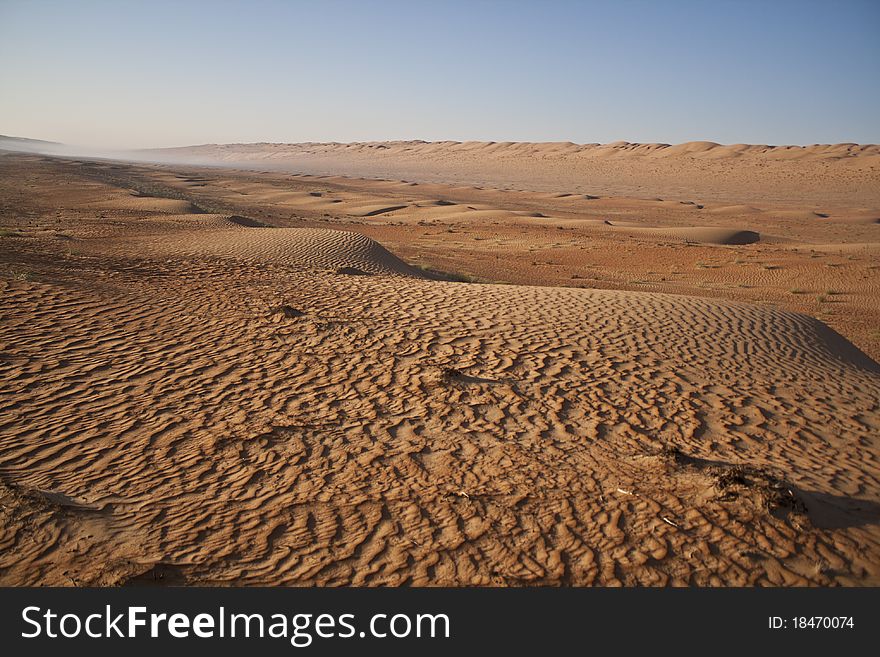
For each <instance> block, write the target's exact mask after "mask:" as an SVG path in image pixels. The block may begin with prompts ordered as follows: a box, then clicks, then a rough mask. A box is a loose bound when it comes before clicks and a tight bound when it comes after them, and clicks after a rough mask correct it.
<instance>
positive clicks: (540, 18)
mask: <svg viewBox="0 0 880 657" xmlns="http://www.w3.org/2000/svg"><path fill="white" fill-rule="evenodd" d="M878 32H880V4H878V3H873V2H865V1H857V0H851V1H849V2H774V3H770V4H767V3H757V2H738V3H733V2H713V3H695V2H684V1H682V2H671V3H662V4H661V3H647V2H624V3H614V4H611V3H606V2H551V3H542V4H537V3H517V2H514V3H499V2H477V3H459V2H451V3H447V4H445V5H442V6H435V5H431V4H427V3H399V2H383V3H373V4H367V3H352V2H341V1H339V2H325V3H311V2H300V3H293V2H291V3H279V2H256V3H236V2H232V3H224V4H213V3H202V2H192V3H186V4H183V5H179V4H173V3H167V2H158V3H149V4H147V3H138V2H106V1H103V0H93V1H90V2H83V3H79V4H73V3H59V2H21V1H18V0H2V1H0V56H2V59H3V61H4V63H5V66H3V68H2V69H0V88H2V89H3V90H4V94H3V97H2V99H0V134H4V135H8V136H14V137H24V138H32V139H42V140H47V141H56V142H60V143H64V144H70V145H73V146H79V147H91V148H96V149H138V148H157V147H174V146H187V145H195V144H210V143H253V142H274V143H292V142H353V141H392V140H425V141H447V140H448V141H471V140H478V141H538V142H541V141H544V142H546V141H571V142H575V143H578V144H585V143H596V142H598V143H608V142H614V141H621V140H624V141H630V142H642V143H654V142H660V143H681V142H687V141H700V140H706V141H714V142H719V143H725V144H733V143H757V144H777V145H783V144H792V145H810V144H815V143H820V144H823V143H829V144H832V143H841V142H855V143H877V142H880V122H878V121H877V120H876V117H875V114H876V109H875V108H876V107H877V106H878V104H880V85H877V84H876V82H877V80H876V77H877V70H878V66H880V42H878V41H877V39H876V38H875V37H876V34H877V33H878Z"/></svg>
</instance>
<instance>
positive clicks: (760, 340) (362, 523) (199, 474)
mask: <svg viewBox="0 0 880 657" xmlns="http://www.w3.org/2000/svg"><path fill="white" fill-rule="evenodd" d="M338 148H340V149H342V148H350V146H339V147H338ZM363 148H364V149H367V148H368V147H367V146H366V145H364V146H363ZM420 148H421V147H420ZM424 148H425V149H429V148H435V149H436V150H435V151H434V152H439V153H442V152H444V150H443V149H444V148H446V147H445V146H444V147H438V146H437V145H424ZM455 148H456V149H459V150H462V151H464V152H471V151H474V152H482V151H484V150H490V151H492V149H491V147H489V146H486V145H484V144H480V143H471V144H462V145H460V148H459V146H456V147H455ZM577 148H578V147H577V146H575V145H569V144H555V145H547V146H546V147H545V148H544V149H543V150H542V151H541V152H542V153H544V154H546V155H547V156H548V157H549V156H554V154H556V153H570V152H577ZM627 148H628V147H624V146H620V147H617V146H614V147H609V149H610V150H611V151H615V152H616V151H618V150H621V151H626V149H627ZM639 148H640V147H639ZM689 148H690V150H688V152H689V153H696V154H704V153H711V152H712V151H713V150H716V148H717V147H715V146H713V145H711V144H702V145H692V146H691V147H689ZM515 149H518V150H523V149H527V147H524V146H522V145H511V144H504V145H497V146H496V148H495V151H499V152H504V151H506V150H515ZM376 150H378V151H382V150H384V149H379V148H377V149H376ZM662 150H663V147H662V146H661V145H657V146H651V147H646V148H645V149H644V151H645V152H647V153H648V155H645V157H648V156H650V154H652V153H659V152H662ZM686 150H687V149H686ZM640 152H642V151H640ZM610 157H613V156H610ZM658 157H659V156H658ZM744 157H745V155H744ZM866 157H867V156H866ZM114 166H116V167H117V168H116V169H112V170H111V169H109V168H108V165H106V164H105V163H88V162H84V163H81V164H77V163H75V162H70V161H67V162H63V161H55V160H40V159H36V158H31V159H28V158H11V159H10V158H8V157H0V171H2V174H3V175H2V176H0V199H2V201H3V203H2V205H0V208H2V215H0V216H2V220H3V221H2V224H0V225H2V227H3V228H5V229H7V230H9V231H10V233H12V234H5V235H4V236H3V237H0V274H2V276H0V286H2V288H3V302H2V304H0V345H2V347H3V350H2V358H0V427H2V429H3V430H2V432H0V518H2V522H0V547H2V549H0V583H3V584H7V585H8V584H12V585H19V584H43V585H117V584H132V583H143V582H147V583H172V584H173V583H181V584H186V583H188V584H221V585H227V584H237V585H247V584H272V585H312V584H319V585H324V584H331V585H339V584H354V585H382V584H387V585H407V584H409V585H427V584H434V585H531V584H553V585H559V584H562V585H591V584H595V585H609V586H612V585H687V584H690V585H739V586H744V585H753V584H757V585H779V586H782V585H833V584H844V585H854V584H876V583H878V582H880V524H878V523H880V465H878V464H880V460H878V457H880V443H878V441H877V436H878V435H880V366H878V365H877V363H876V362H874V360H872V359H871V358H870V357H869V356H867V355H866V354H865V353H864V352H863V351H862V350H860V349H859V348H857V347H856V346H854V345H853V344H852V343H851V342H850V341H849V340H847V339H846V338H845V337H843V336H842V335H840V334H839V333H838V332H836V331H834V330H832V329H831V328H830V327H829V326H828V325H827V324H826V323H824V322H822V321H819V320H818V319H815V318H814V317H811V316H809V315H807V314H805V313H803V312H796V311H793V310H791V309H785V308H780V307H774V306H773V305H770V304H761V303H743V302H741V301H738V300H736V299H730V298H708V297H707V296H705V295H700V294H682V293H681V290H680V289H678V290H677V291H678V292H679V293H677V294H667V293H662V292H646V291H627V290H619V289H581V288H577V287H559V286H550V285H544V286H538V285H500V284H474V283H462V282H448V281H439V280H429V279H428V278H426V277H425V276H423V274H422V271H421V270H419V269H416V268H413V267H410V265H408V264H407V261H409V262H416V261H421V260H422V259H423V258H432V257H435V256H436V257H441V256H442V257H444V258H450V259H451V258H452V257H453V256H455V254H458V253H462V254H465V255H464V256H462V257H461V259H459V260H455V262H465V263H480V262H484V261H486V262H491V263H493V266H494V267H498V268H500V267H504V266H508V265H511V263H512V265H511V266H516V267H519V268H520V269H521V270H522V272H524V273H523V274H522V275H523V276H524V277H529V278H532V279H534V278H537V277H538V276H543V275H545V274H542V273H541V272H543V271H545V270H546V269H549V268H552V269H554V270H555V268H558V267H562V265H561V264H559V263H563V262H564V257H571V258H572V259H574V260H577V261H578V262H580V263H581V264H586V265H589V266H591V267H595V268H597V271H599V269H598V268H599V267H600V266H601V267H602V268H603V269H601V271H604V270H606V269H607V271H609V272H612V273H613V272H615V271H625V268H626V267H627V266H628V265H627V258H628V257H631V258H633V259H636V260H638V261H641V262H642V263H643V267H644V269H643V270H642V271H645V270H646V269H650V270H651V271H656V270H657V269H659V268H661V267H664V266H665V263H666V262H669V261H670V260H669V259H672V260H671V261H672V262H673V263H675V267H679V266H681V263H688V262H691V261H690V260H687V259H686V258H692V257H699V258H705V259H706V263H705V265H706V268H705V269H699V270H696V271H698V272H699V275H700V276H702V277H703V278H702V279H701V280H707V281H711V280H715V279H713V278H712V277H713V276H724V275H727V276H732V277H734V280H737V281H749V282H750V283H749V284H750V285H755V286H758V285H761V286H765V287H766V286H769V285H770V284H771V283H772V282H773V281H775V279H776V278H777V277H781V276H796V277H797V280H799V281H800V282H799V284H800V285H805V284H806V283H805V281H812V280H816V279H815V277H814V274H813V273H811V272H814V271H815V269H810V267H814V268H815V267H822V271H823V278H822V279H821V280H822V281H823V282H826V281H831V282H833V284H834V285H838V284H839V283H845V284H846V289H845V292H846V294H847V295H851V296H856V295H855V293H854V292H853V291H854V290H855V291H858V293H859V294H860V295H861V296H860V297H859V298H860V299H862V301H861V302H860V303H863V304H864V305H865V308H866V310H864V313H866V314H863V315H859V317H863V316H864V317H873V315H870V314H869V313H870V312H873V311H871V310H870V308H873V306H872V305H871V304H872V303H874V300H875V298H876V290H877V288H876V284H875V283H873V282H872V280H871V279H870V273H871V272H873V271H874V269H871V268H872V267H875V264H876V258H875V257H874V256H871V258H874V259H870V258H869V257H868V256H866V257H865V258H866V259H865V260H864V261H859V260H856V261H849V260H846V259H845V258H844V257H839V258H838V257H834V258H831V257H825V258H824V259H822V258H823V256H821V254H815V253H810V252H809V250H807V251H806V253H805V254H800V252H799V251H797V250H796V248H803V243H808V242H806V240H808V239H812V238H811V236H814V235H816V236H820V237H824V238H825V239H826V241H827V242H828V243H831V242H834V243H836V244H838V245H844V246H846V245H849V244H855V243H856V242H852V241H850V242H847V241H845V240H842V241H837V242H835V241H834V239H832V238H833V237H834V235H835V233H834V231H836V230H847V231H854V234H855V235H856V236H864V235H870V234H872V233H870V231H873V230H874V226H871V225H840V226H836V227H835V226H834V224H828V223H821V222H823V221H825V220H823V219H816V220H812V221H810V222H809V224H808V225H806V227H804V228H803V231H805V232H803V233H798V235H799V236H800V237H799V239H800V240H802V242H797V243H796V244H795V245H790V246H788V247H786V248H785V249H783V248H781V247H777V246H773V245H772V244H770V245H768V244H765V243H764V241H763V240H761V241H757V242H752V243H743V241H744V240H742V239H739V241H738V238H737V235H742V233H744V232H747V231H748V230H750V228H739V227H731V226H730V225H729V222H730V221H731V218H730V216H729V215H725V214H723V213H722V214H717V215H712V214H709V215H707V216H708V219H706V220H704V221H717V222H718V224H717V225H714V224H713V225H706V224H705V223H697V221H696V218H697V217H698V216H701V215H700V212H701V210H700V209H698V208H697V207H696V205H688V204H682V203H675V204H669V203H666V202H665V201H646V200H644V199H642V200H634V201H630V200H627V199H623V200H617V201H608V200H606V199H599V200H584V199H583V198H581V199H579V200H577V201H575V200H569V197H562V198H557V199H552V198H550V197H548V195H546V194H545V195H544V196H542V197H540V198H536V197H534V196H531V195H530V194H529V193H527V192H509V193H507V192H501V191H498V190H488V189H487V190H474V189H473V188H467V189H464V188H452V187H443V188H441V187H439V186H432V185H433V183H425V184H422V185H419V186H416V187H412V186H410V185H408V184H407V183H402V182H394V181H390V182H388V183H381V184H379V183H374V182H371V181H348V182H344V183H343V182H342V181H340V180H338V179H334V178H325V179H317V178H315V179H311V178H306V179H300V180H298V181H293V180H291V178H290V177H284V178H275V177H273V176H272V175H268V174H252V173H248V174H240V173H232V172H224V171H211V170H204V171H202V170H200V171H199V173H198V175H196V174H195V173H194V172H193V171H189V170H186V171H180V170H175V169H174V168H173V167H172V168H167V167H166V168H162V167H159V168H146V169H137V168H135V167H126V166H123V165H114ZM59 181H64V182H65V183H66V184H64V185H59V184H58V183H59ZM114 181H117V182H114ZM135 182H137V183H138V185H139V186H141V187H143V188H144V189H149V190H152V192H151V193H155V194H156V195H157V196H156V197H154V198H149V197H133V196H132V193H131V188H132V185H133V184H134V183H135ZM22 190H27V191H26V192H24V193H22ZM59 190H60V191H59ZM413 190H423V191H422V192H419V193H418V194H416V192H414V191H413ZM160 192H164V193H166V194H168V195H169V197H168V198H167V199H166V200H170V201H174V203H178V198H181V199H184V200H182V201H180V202H181V203H183V202H185V203H189V204H191V205H190V206H187V207H188V210H187V211H184V206H183V205H175V204H174V203H167V204H166V203H162V202H156V201H161V200H162V199H161V198H160V196H159V194H160ZM172 195H173V196H172ZM308 199H312V201H309V200H308ZM401 199H404V200H401ZM333 200H339V201H340V203H335V204H332V203H331V202H332V201H333ZM312 202H314V203H317V204H319V205H318V206H315V207H313V206H310V205H309V203H312ZM575 202H577V203H583V204H587V205H588V204H593V203H597V204H599V206H598V210H595V212H597V213H598V214H597V215H596V216H593V215H590V214H584V212H585V211H584V210H582V209H577V210H575V209H572V208H574V207H575V206H574V205H573V204H574V203H575ZM95 203H101V204H105V205H104V206H102V207H101V208H99V207H97V206H96V205H94V204H95ZM139 203H140V204H139ZM323 204H327V205H323ZM330 205H335V206H343V207H341V208H340V209H339V211H338V214H336V215H334V214H330V216H325V215H327V214H328V213H329V212H331V211H328V209H327V208H328V207H330ZM374 205H378V206H380V207H381V208H385V209H386V212H385V213H379V214H374V215H371V216H366V215H364V216H360V217H357V218H356V219H352V217H351V215H350V213H349V211H350V210H352V209H354V208H357V207H360V208H361V209H364V208H368V207H372V206H374ZM394 206H402V207H399V208H398V209H396V210H388V208H392V207H394ZM468 208H474V209H468ZM375 209H380V208H379V207H377V208H375ZM196 210H198V211H197V212H196ZM334 212H335V211H334ZM432 212H433V213H436V214H435V215H433V218H431V217H429V214H428V213H432ZM535 212H540V214H542V215H545V216H543V217H535V216H530V214H534V213H535ZM646 212H651V213H653V214H650V215H649V217H648V218H645V217H644V216H643V215H644V214H645V213H646ZM487 213H488V214H487ZM612 213H613V214H612ZM385 215H387V216H385ZM556 215H558V216H556ZM607 216H610V217H611V221H610V224H609V223H605V222H606V220H607V219H605V218H603V217H607ZM832 216H833V215H832ZM305 217H313V219H310V220H308V221H307V220H306V218H305ZM467 217H477V218H478V219H476V220H473V221H472V220H471V219H467ZM491 217H494V219H493V218H491ZM712 217H714V219H712ZM753 220H754V221H764V220H765V219H764V218H763V214H762V213H761V214H759V215H757V216H756V217H755V218H754V219H753ZM734 221H735V222H737V223H739V222H740V221H742V218H741V217H736V218H735V219H734ZM771 221H773V220H771ZM775 221H779V222H781V223H778V224H771V225H773V226H781V227H788V226H795V225H798V226H799V225H800V224H798V222H800V221H801V219H800V218H791V217H782V218H779V219H777V220H775ZM309 222H311V223H309ZM484 222H497V223H488V224H486V225H484ZM590 222H596V223H590ZM615 222H617V223H618V224H619V225H618V226H615ZM259 226H263V227H259ZM340 228H344V230H340ZM626 231H630V232H626ZM651 231H655V233H652V232H651ZM656 231H659V233H656ZM725 231H726V232H725ZM829 231H830V232H829ZM368 233H373V234H377V235H379V234H382V235H387V236H389V239H392V240H393V241H394V242H395V244H400V245H402V251H406V252H407V253H410V254H411V255H412V256H415V255H418V258H416V257H406V258H403V257H399V256H398V255H394V254H393V253H392V252H391V251H390V250H388V249H386V248H385V247H384V246H382V245H381V243H380V241H377V240H375V239H371V238H370V237H368V236H367V234H368ZM710 233H711V234H710ZM59 235H64V236H66V238H67V239H65V240H62V239H58V236H59ZM637 235H638V236H639V237H638V239H633V238H634V237H635V236H637ZM657 235H659V239H658V237H657ZM725 235H726V237H725ZM803 235H805V236H806V237H803ZM671 236H677V239H679V240H683V241H685V242H687V241H688V240H690V239H692V238H694V237H695V236H701V237H702V238H703V239H708V237H712V238H713V240H712V241H715V242H719V244H693V245H691V244H687V243H685V244H674V245H672V246H670V245H669V244H667V240H670V237H671ZM850 237H852V236H850ZM381 241H385V240H381ZM673 241H675V240H673ZM814 242H815V243H816V244H817V245H818V244H820V243H821V242H820V241H819V238H818V237H816V238H814ZM634 243H636V244H635V245H634ZM394 250H395V251H397V249H396V248H395V249H394ZM566 253H570V254H571V255H570V256H564V254H566ZM630 253H631V254H632V255H631V256H629V255H627V254H630ZM692 253H695V254H697V255H696V256H692V255H691V254H692ZM450 254H452V255H450ZM401 255H402V253H401ZM813 256H817V257H813ZM455 257H458V256H455ZM783 257H787V258H789V260H786V261H785V263H786V264H785V267H781V266H779V265H774V264H771V262H770V259H771V258H777V259H781V258H783ZM603 258H608V259H610V260H609V262H610V263H611V264H610V265H608V266H607V267H605V266H604V265H603V264H602V263H604V262H605V261H604V260H602V259H603ZM737 258H738V259H741V260H742V262H734V261H735V259H737ZM774 262H775V261H774ZM816 263H819V264H816ZM798 267H800V268H802V269H800V270H799V269H797V268H798ZM579 271H583V270H579ZM664 271H665V274H666V275H668V276H672V273H670V272H668V271H666V270H664ZM725 272H727V273H725ZM357 274H370V275H357ZM811 277H812V278H811ZM542 280H543V279H542ZM721 280H723V279H721ZM873 280H875V281H876V277H875V278H874V279H873ZM826 284H832V283H826ZM857 285H861V286H862V287H857ZM872 286H873V287H872ZM841 287H843V286H841ZM762 289H765V288H762ZM766 289H770V288H766ZM712 291H713V290H711V289H706V290H705V292H707V293H708V292H712ZM792 296H797V295H792ZM828 296H829V297H834V296H844V295H843V294H838V295H835V294H829V295H828ZM840 305H841V306H843V305H845V302H844V301H841V302H840ZM841 312H842V311H841ZM847 326H849V325H847Z"/></svg>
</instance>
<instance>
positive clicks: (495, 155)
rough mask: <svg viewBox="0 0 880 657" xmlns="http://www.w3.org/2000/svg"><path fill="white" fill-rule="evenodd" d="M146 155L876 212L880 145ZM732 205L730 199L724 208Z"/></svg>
mask: <svg viewBox="0 0 880 657" xmlns="http://www.w3.org/2000/svg"><path fill="white" fill-rule="evenodd" d="M140 156H142V157H144V158H146V159H153V160H159V161H170V162H177V163H182V162H189V163H196V164H198V163H202V164H225V165H229V166H237V167H243V168H256V169H268V170H273V171H295V172H299V173H312V174H333V175H347V176H366V177H369V178H393V179H404V180H409V181H417V182H442V183H451V184H469V185H485V184H488V185H493V186H504V187H507V188H512V189H527V190H531V191H546V192H561V191H567V192H569V193H572V194H578V195H583V194H587V195H596V194H598V195H609V194H610V195H617V196H621V195H626V196H635V197H642V198H650V197H652V196H663V197H664V198H666V197H669V198H674V199H676V200H682V199H684V200H687V199H689V198H693V197H698V198H700V199H702V200H704V201H708V200H716V201H731V202H734V203H742V202H743V201H744V200H755V201H772V202H785V201H792V202H797V203H801V202H803V201H807V200H809V201H815V202H819V203H829V202H835V203H837V202H847V201H848V202H861V203H864V204H867V205H869V206H872V207H878V206H880V167H878V165H880V146H878V145H876V144H864V145H860V144H815V145H812V146H771V145H760V144H751V145H750V144H734V145H721V144H716V143H714V142H705V141H704V142H688V143H684V144H677V145H670V144H634V143H629V142H615V143H611V144H572V143H568V142H566V143H525V142H503V143H502V142H454V141H446V142H423V141H401V142H368V143H350V144H339V143H324V144H317V143H304V144H206V145H202V146H191V147H185V148H175V149H159V150H153V151H145V152H143V153H142V154H141V155H140ZM728 204H730V203H728Z"/></svg>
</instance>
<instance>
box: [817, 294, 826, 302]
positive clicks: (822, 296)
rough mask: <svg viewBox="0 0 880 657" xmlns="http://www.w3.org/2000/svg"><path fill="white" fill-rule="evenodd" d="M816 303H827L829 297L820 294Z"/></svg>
mask: <svg viewBox="0 0 880 657" xmlns="http://www.w3.org/2000/svg"><path fill="white" fill-rule="evenodd" d="M816 301H818V302H819V303H825V302H826V301H828V297H827V296H825V295H824V294H820V295H819V296H818V297H816Z"/></svg>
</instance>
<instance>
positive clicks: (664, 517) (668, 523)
mask: <svg viewBox="0 0 880 657" xmlns="http://www.w3.org/2000/svg"><path fill="white" fill-rule="evenodd" d="M660 519H661V520H662V521H663V522H665V523H666V524H667V525H672V526H673V527H675V528H676V529H681V527H680V526H679V525H678V524H676V523H674V522H672V521H671V520H670V519H669V518H667V517H666V516H660Z"/></svg>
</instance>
